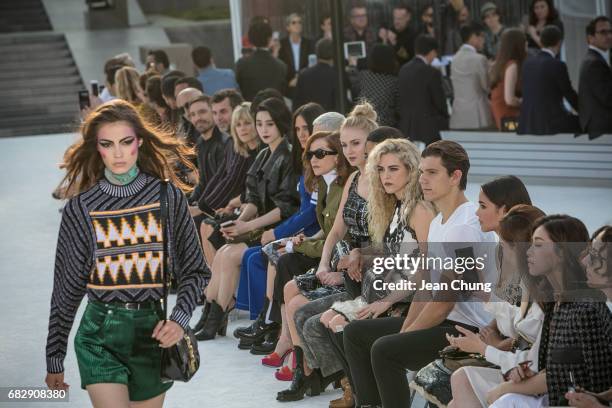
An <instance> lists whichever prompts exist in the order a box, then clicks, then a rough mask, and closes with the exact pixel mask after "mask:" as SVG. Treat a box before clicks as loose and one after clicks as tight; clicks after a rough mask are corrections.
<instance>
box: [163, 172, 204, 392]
mask: <svg viewBox="0 0 612 408" xmlns="http://www.w3.org/2000/svg"><path fill="white" fill-rule="evenodd" d="M159 204H160V218H161V228H162V234H163V237H164V238H163V240H164V256H163V263H162V279H163V285H164V286H163V291H164V298H163V304H162V307H163V310H164V321H166V320H168V280H169V279H168V275H171V274H172V272H171V271H170V269H169V265H172V262H170V261H169V259H170V257H171V254H172V252H171V250H170V249H171V248H172V245H171V243H170V242H169V240H170V234H168V233H167V229H166V228H167V224H168V223H167V220H168V180H162V182H161V186H160V194H159ZM198 368H200V353H199V352H198V341H197V340H196V338H195V334H194V333H193V330H191V328H189V327H187V328H186V329H185V334H184V335H183V338H182V339H180V340H179V342H178V343H176V344H175V345H174V346H172V347H169V348H164V349H162V352H161V373H160V374H161V380H162V382H172V381H183V382H187V381H189V380H190V379H191V377H193V375H194V374H195V373H196V371H198Z"/></svg>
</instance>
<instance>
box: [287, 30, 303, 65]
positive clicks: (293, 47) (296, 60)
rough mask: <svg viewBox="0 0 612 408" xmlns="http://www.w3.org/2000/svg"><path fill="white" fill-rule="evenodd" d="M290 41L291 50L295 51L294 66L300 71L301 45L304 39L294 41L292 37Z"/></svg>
mask: <svg viewBox="0 0 612 408" xmlns="http://www.w3.org/2000/svg"><path fill="white" fill-rule="evenodd" d="M289 43H290V44H291V51H293V67H294V68H295V72H298V71H299V70H300V46H301V45H302V39H301V38H300V41H298V42H296V43H294V42H293V41H292V40H291V38H290V39H289Z"/></svg>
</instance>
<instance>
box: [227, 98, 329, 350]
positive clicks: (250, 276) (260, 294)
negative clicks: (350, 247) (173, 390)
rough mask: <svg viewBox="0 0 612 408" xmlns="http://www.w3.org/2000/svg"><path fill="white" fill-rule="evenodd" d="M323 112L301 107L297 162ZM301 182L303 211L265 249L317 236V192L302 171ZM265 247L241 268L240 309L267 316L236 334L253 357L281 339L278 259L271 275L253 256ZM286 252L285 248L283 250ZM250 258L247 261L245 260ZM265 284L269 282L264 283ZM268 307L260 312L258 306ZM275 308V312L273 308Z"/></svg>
mask: <svg viewBox="0 0 612 408" xmlns="http://www.w3.org/2000/svg"><path fill="white" fill-rule="evenodd" d="M322 113H323V108H322V107H321V106H320V105H317V104H316V103H307V104H306V105H303V106H300V107H299V108H298V109H297V110H296V111H295V112H294V114H293V118H292V123H291V125H292V128H293V136H294V137H295V139H296V143H295V144H294V145H293V148H292V151H291V156H292V162H293V163H300V164H301V163H302V160H301V158H302V151H303V148H304V147H305V146H306V141H307V140H308V138H309V137H310V135H312V134H313V133H314V128H313V122H314V120H315V119H316V118H317V117H318V116H320V115H321V114H322ZM299 175H300V177H299V182H298V186H297V191H298V192H299V196H300V209H299V211H298V212H296V213H295V214H293V215H292V216H291V217H289V218H287V219H286V220H284V221H283V222H282V223H281V224H279V225H276V226H275V227H274V228H270V229H267V230H265V231H264V232H263V234H262V236H261V240H260V243H261V245H262V246H265V245H272V244H273V243H274V242H276V243H277V244H280V243H281V242H282V243H283V244H285V243H286V241H287V238H291V237H293V236H297V235H299V234H300V233H304V234H305V235H307V236H313V235H315V234H316V233H317V232H318V231H319V230H320V226H319V223H318V222H317V216H316V205H317V193H314V194H312V195H311V193H310V192H309V191H308V190H307V189H306V185H305V184H304V183H305V177H304V175H303V174H302V170H301V168H300V171H299ZM279 240H282V241H279ZM261 249H262V247H260V246H256V247H253V248H249V249H248V250H247V252H246V253H245V257H246V256H249V257H250V258H249V259H248V264H249V265H252V266H247V267H246V268H242V269H241V276H240V286H239V289H238V299H237V304H238V307H239V308H243V309H245V308H246V305H247V304H248V305H249V309H250V310H251V314H253V312H254V311H256V310H257V311H260V314H262V315H263V316H265V317H266V318H265V319H264V320H265V321H264V320H261V319H260V318H257V320H256V321H255V322H254V323H253V324H252V325H251V326H249V327H240V328H238V329H236V331H235V332H234V335H235V336H236V337H238V338H239V339H240V344H239V345H238V348H240V349H251V353H253V354H268V353H270V352H271V351H272V350H273V349H274V345H275V344H276V341H277V340H278V339H277V337H278V330H277V329H278V327H279V323H280V318H279V319H275V318H272V317H270V316H272V315H274V316H279V314H280V310H279V309H277V308H276V307H275V304H273V303H270V299H272V292H273V290H274V274H275V273H276V271H275V267H276V260H275V259H271V257H270V256H267V258H268V266H267V270H268V271H267V272H266V268H265V267H263V268H262V267H260V265H262V264H263V262H262V263H260V262H259V259H260V258H259V257H253V256H251V255H253V254H251V253H250V252H251V251H257V254H258V255H261V253H262V252H261ZM282 251H284V249H283V250H282ZM245 259H246V258H245ZM264 281H265V283H264ZM262 304H263V305H264V306H263V308H262V309H261V310H260V309H259V308H258V307H261V306H260V305H262ZM273 306H274V307H275V308H274V309H272V307H273Z"/></svg>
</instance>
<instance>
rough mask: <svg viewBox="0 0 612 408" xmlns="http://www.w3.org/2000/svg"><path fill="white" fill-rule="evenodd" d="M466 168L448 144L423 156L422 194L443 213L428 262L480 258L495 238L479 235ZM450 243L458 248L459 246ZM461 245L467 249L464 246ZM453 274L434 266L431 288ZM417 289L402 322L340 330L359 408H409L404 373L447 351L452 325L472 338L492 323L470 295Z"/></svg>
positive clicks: (434, 225)
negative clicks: (469, 255) (362, 407)
mask: <svg viewBox="0 0 612 408" xmlns="http://www.w3.org/2000/svg"><path fill="white" fill-rule="evenodd" d="M469 167H470V164H469V158H468V156H467V153H466V152H465V150H464V149H463V147H461V146H460V145H459V144H458V143H455V142H452V141H447V140H443V141H438V142H435V143H432V144H431V145H429V146H428V147H427V148H426V149H425V150H424V151H423V152H422V153H421V162H420V164H419V173H420V177H419V183H420V185H421V188H422V191H423V196H424V199H425V200H426V201H429V202H431V203H432V204H434V205H435V207H436V208H437V209H439V211H440V213H439V214H438V215H437V216H436V217H435V218H434V219H433V220H432V222H431V224H430V226H429V234H428V238H427V242H428V249H427V251H428V254H427V255H428V257H434V258H435V257H442V258H446V257H451V258H456V257H457V256H461V255H459V251H460V250H461V252H463V251H465V250H467V249H471V250H472V251H473V252H474V255H473V256H479V255H478V252H479V247H480V246H482V243H486V245H491V244H493V243H495V234H493V233H492V232H488V233H484V232H482V230H481V229H480V225H479V222H478V218H477V217H476V214H475V212H476V205H475V204H473V203H471V202H469V201H468V200H467V198H466V197H465V189H466V186H467V175H468V169H469ZM453 243H461V244H462V245H461V246H460V247H457V245H458V244H453ZM466 243H471V244H468V245H470V246H469V247H467V248H465V244H466ZM453 248H457V249H456V250H453ZM480 256H482V255H480ZM488 263H489V264H490V262H488ZM457 272H458V271H455V270H454V269H452V268H451V269H443V270H441V269H438V268H437V267H436V266H435V265H433V266H432V270H431V271H430V275H431V276H430V277H431V279H432V280H431V282H432V283H440V282H448V281H449V280H451V279H458V276H460V275H459V274H457ZM463 272H465V271H463ZM492 272H493V271H492V270H491V268H490V265H489V268H486V269H485V270H482V271H479V273H483V274H484V276H483V278H484V281H487V279H490V278H491V277H490V276H488V275H489V274H491V273H492ZM417 276H418V275H417ZM421 285H422V282H420V281H417V289H421V290H418V291H417V293H416V295H415V298H414V300H413V302H412V303H411V305H410V308H409V310H408V315H407V316H406V318H405V319H404V318H402V317H386V318H378V319H373V320H369V319H366V320H355V321H353V322H351V323H349V324H348V325H347V326H346V327H345V329H344V350H345V354H346V357H347V360H348V363H349V366H350V371H351V378H352V380H353V385H354V386H355V393H356V395H357V403H358V404H359V405H382V406H385V407H407V406H409V405H410V389H409V388H408V381H407V378H406V370H407V369H408V370H411V371H416V370H419V369H420V368H422V367H424V366H425V365H426V364H428V363H429V362H431V361H432V360H434V359H435V358H437V357H438V353H439V351H440V350H441V349H443V348H444V347H445V346H446V345H447V340H446V335H447V334H452V335H457V334H459V331H458V329H457V328H456V327H457V326H461V327H462V328H465V329H468V330H470V331H472V332H476V331H477V330H478V327H481V326H484V325H486V324H487V323H488V322H489V320H490V317H491V316H490V314H489V313H488V312H486V311H485V310H484V308H483V305H482V303H481V302H479V301H478V300H477V299H475V298H474V295H470V293H469V292H468V293H465V292H463V293H461V299H458V298H457V296H459V294H458V293H456V292H453V291H450V290H436V291H435V292H433V293H432V292H431V291H430V290H427V289H424V288H422V287H421ZM440 289H443V288H442V287H440Z"/></svg>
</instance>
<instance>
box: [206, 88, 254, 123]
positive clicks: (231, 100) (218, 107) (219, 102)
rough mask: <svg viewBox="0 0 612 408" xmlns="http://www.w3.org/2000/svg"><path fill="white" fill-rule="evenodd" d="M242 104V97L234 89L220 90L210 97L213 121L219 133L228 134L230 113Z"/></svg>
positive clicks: (230, 119)
mask: <svg viewBox="0 0 612 408" xmlns="http://www.w3.org/2000/svg"><path fill="white" fill-rule="evenodd" d="M242 102H244V99H242V95H240V93H239V92H238V91H236V90H235V89H221V90H219V91H217V92H216V93H215V94H214V95H213V96H212V99H211V105H212V113H213V120H214V121H215V125H217V127H218V128H219V129H221V131H223V132H225V133H229V130H230V123H231V121H232V112H233V111H234V109H236V107H237V106H238V105H240V104H241V103H242ZM249 106H250V105H249Z"/></svg>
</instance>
